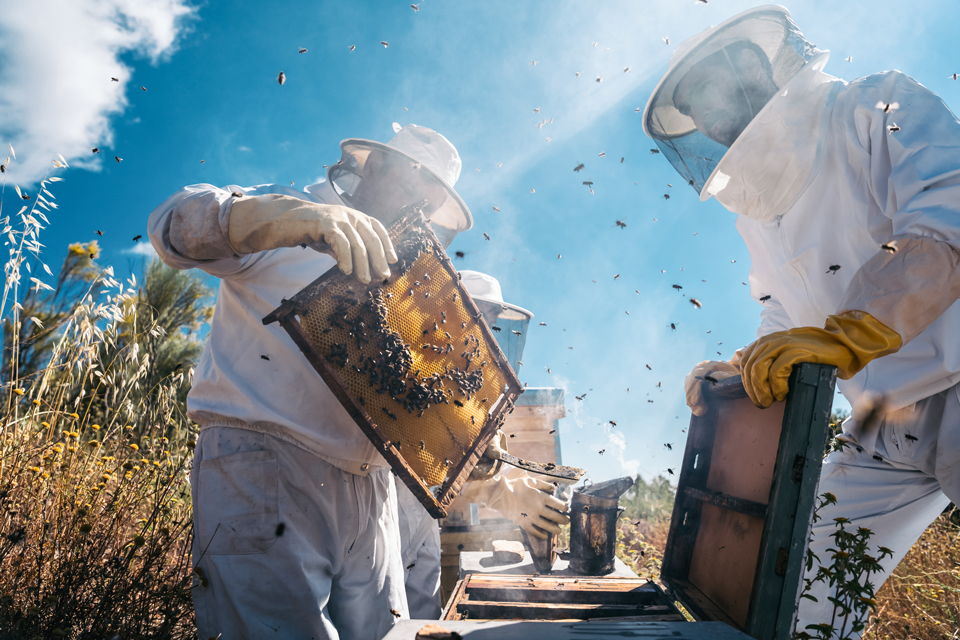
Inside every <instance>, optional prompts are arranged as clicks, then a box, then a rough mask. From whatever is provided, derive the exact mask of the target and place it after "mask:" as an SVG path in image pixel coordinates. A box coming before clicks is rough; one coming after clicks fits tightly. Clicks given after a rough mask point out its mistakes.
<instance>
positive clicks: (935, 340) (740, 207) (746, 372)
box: [643, 6, 960, 631]
mask: <svg viewBox="0 0 960 640" xmlns="http://www.w3.org/2000/svg"><path fill="white" fill-rule="evenodd" d="M828 56H829V53H828V52H826V51H820V50H819V49H817V47H816V46H814V45H813V44H812V43H810V42H808V41H807V40H805V39H804V37H803V34H802V33H801V32H800V30H799V28H798V27H797V25H796V24H794V22H793V21H792V20H791V18H790V14H789V12H788V11H787V10H786V9H784V8H782V7H778V6H766V7H758V8H755V9H751V10H749V11H746V12H744V13H741V14H739V15H737V16H735V17H733V18H731V19H729V20H727V21H726V22H724V23H723V24H721V25H719V26H717V27H712V28H710V29H708V30H706V31H704V32H703V33H701V34H699V35H697V36H694V37H692V38H690V39H688V40H687V41H685V42H683V43H682V44H681V45H680V47H679V48H678V49H677V51H676V52H675V53H674V55H673V57H672V58H671V60H670V65H669V69H668V71H667V73H666V75H665V76H664V77H663V79H662V80H661V81H660V83H659V84H658V85H657V87H656V88H655V90H654V92H653V95H652V96H651V98H650V101H649V102H648V104H647V107H646V111H645V113H644V121H643V125H644V131H645V132H646V133H647V135H649V136H650V137H651V138H653V139H654V140H655V141H656V143H657V145H658V146H659V147H660V149H661V151H662V152H663V154H664V156H665V157H666V158H667V159H668V160H669V161H670V162H671V163H672V164H673V165H674V167H675V168H676V169H677V171H678V172H679V173H680V174H681V175H682V176H683V177H684V179H685V180H686V181H687V182H688V184H690V185H691V186H692V187H693V188H694V189H695V190H696V191H697V192H698V193H699V194H700V199H701V200H704V201H705V200H707V199H709V198H710V197H714V198H716V199H717V200H718V201H720V203H721V204H723V206H724V207H726V208H727V209H729V210H730V211H733V212H734V213H737V214H739V215H738V216H737V222H736V225H737V229H738V230H739V231H740V234H741V236H742V237H743V239H744V241H745V242H746V244H747V248H748V249H749V251H750V258H751V271H750V285H751V293H752V295H753V297H754V299H755V300H757V301H758V302H760V303H761V304H763V306H764V310H763V311H762V312H761V314H760V317H761V322H760V328H759V329H758V332H757V341H756V342H754V343H753V344H751V345H749V346H747V347H745V348H744V349H742V350H741V351H740V352H738V355H737V357H736V358H735V360H734V361H731V362H704V363H700V364H699V365H697V367H696V368H695V370H694V372H693V373H691V375H690V376H688V378H687V399H688V404H690V406H691V408H692V409H693V411H694V413H699V412H702V411H703V404H702V402H703V401H702V392H701V389H700V384H701V382H700V380H699V379H697V376H699V377H700V379H702V378H703V377H704V376H705V375H707V374H709V375H710V376H711V377H712V378H714V379H717V378H720V377H726V376H730V375H734V374H736V373H740V374H742V376H743V382H744V386H745V387H746V389H747V393H748V394H749V395H750V398H751V399H752V400H753V401H754V403H755V404H757V405H758V406H769V405H770V404H771V403H772V402H775V401H780V400H783V399H784V397H785V396H786V393H787V378H788V376H789V374H790V370H791V367H792V366H793V365H794V364H796V363H799V362H818V363H825V364H831V365H835V366H837V368H838V375H839V378H840V382H839V388H840V390H841V391H842V392H843V394H844V395H845V396H846V397H847V399H848V400H849V401H850V402H851V404H853V406H854V409H855V411H854V416H853V418H852V419H850V420H847V421H846V422H845V423H844V424H843V431H844V436H843V437H844V438H845V439H846V440H847V441H848V442H849V443H850V446H849V447H847V448H846V449H845V450H844V451H842V452H836V453H833V454H831V455H830V456H829V457H828V458H827V459H826V461H825V463H824V466H823V472H822V474H821V479H820V491H821V492H830V493H832V494H834V495H835V496H836V498H837V503H836V504H835V505H832V506H828V507H826V508H825V509H824V511H823V512H822V513H821V516H822V517H821V519H820V521H819V523H818V524H817V525H815V526H814V537H813V540H812V542H811V549H812V550H813V551H814V552H815V553H817V555H818V556H819V557H820V558H821V559H823V560H825V561H826V560H828V553H827V552H826V548H827V547H828V546H830V542H831V539H830V538H829V535H830V533H832V531H833V527H834V526H835V525H834V518H835V517H841V516H842V517H846V518H848V519H849V520H850V521H851V525H850V526H851V527H852V528H854V529H855V528H857V527H865V528H868V529H870V530H871V531H872V532H873V538H872V539H871V547H872V548H873V549H876V548H877V547H879V546H884V547H887V548H889V549H891V550H892V551H893V556H892V558H890V559H888V560H885V561H884V562H883V571H882V572H881V573H880V575H876V576H873V578H872V580H873V582H874V584H875V586H876V587H877V588H879V587H880V585H881V584H882V583H883V581H884V580H885V579H886V577H887V576H888V575H889V574H890V572H891V571H892V570H893V569H894V567H895V566H896V564H897V563H898V562H899V561H900V559H901V558H902V557H903V556H904V554H905V553H906V552H907V551H908V550H909V549H910V547H911V546H912V545H913V543H914V542H915V541H916V540H917V538H918V537H919V536H920V534H921V533H923V531H924V529H925V528H926V527H927V525H929V524H930V522H931V521H932V520H934V519H935V518H936V517H937V515H938V514H939V513H940V512H941V511H942V510H943V509H944V508H945V507H946V506H947V505H948V504H949V502H950V501H951V500H953V501H954V502H960V464H958V463H960V396H958V386H957V383H958V382H960V305H958V304H956V301H957V298H958V296H960V268H958V263H960V122H958V121H957V118H956V117H955V116H954V114H953V113H952V112H951V111H950V109H948V108H947V106H946V105H945V104H944V102H943V101H942V100H941V99H940V98H939V97H937V96H936V95H935V94H933V93H932V92H931V91H929V90H928V89H926V88H925V87H923V86H922V85H921V84H920V83H918V82H917V81H916V80H913V79H912V78H910V77H909V76H907V75H905V74H903V73H900V72H899V71H886V72H882V73H877V74H875V75H872V76H868V77H865V78H861V79H859V80H856V81H853V82H845V81H843V80H840V79H838V78H835V77H833V76H830V75H827V74H826V73H824V72H823V68H824V65H825V64H826V62H827V58H828ZM879 398H883V402H884V405H883V406H884V414H883V415H882V418H881V419H880V420H879V421H877V423H876V424H875V425H874V426H873V427H872V428H871V426H870V425H863V424H861V422H860V421H859V420H858V419H862V414H863V412H862V411H860V410H859V407H861V406H867V405H870V404H874V403H876V402H877V400H878V399H879ZM865 426H866V427H867V428H864V427H865ZM812 595H813V596H814V597H815V598H816V599H817V602H812V601H810V600H807V599H804V600H802V603H801V606H800V611H799V622H798V625H797V629H798V631H803V630H804V629H805V627H806V625H808V624H818V623H823V622H829V621H830V619H831V613H832V609H833V605H832V604H831V603H830V602H829V600H828V599H827V597H828V596H829V595H830V594H829V593H828V589H827V587H826V585H824V584H821V583H817V585H816V587H815V589H814V591H813V592H812Z"/></svg>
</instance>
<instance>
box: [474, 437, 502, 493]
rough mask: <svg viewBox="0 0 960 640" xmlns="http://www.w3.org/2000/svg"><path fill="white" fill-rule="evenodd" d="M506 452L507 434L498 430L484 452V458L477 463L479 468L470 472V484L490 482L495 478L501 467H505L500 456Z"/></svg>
mask: <svg viewBox="0 0 960 640" xmlns="http://www.w3.org/2000/svg"><path fill="white" fill-rule="evenodd" d="M506 451H507V434H505V433H504V432H503V431H501V430H500V429H497V434H496V435H495V436H493V439H492V440H491V441H490V444H488V445H487V448H486V450H485V451H484V452H483V456H482V457H481V458H480V460H479V461H478V462H477V466H475V467H474V468H473V471H471V472H470V477H469V479H468V480H469V481H470V482H478V481H482V480H489V479H490V478H492V477H493V476H495V475H497V472H498V471H500V467H502V466H503V463H502V462H501V461H500V454H501V453H506Z"/></svg>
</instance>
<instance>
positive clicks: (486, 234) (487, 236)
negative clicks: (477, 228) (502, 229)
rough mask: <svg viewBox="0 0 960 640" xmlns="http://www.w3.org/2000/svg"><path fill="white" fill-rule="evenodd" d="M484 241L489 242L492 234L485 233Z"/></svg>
mask: <svg viewBox="0 0 960 640" xmlns="http://www.w3.org/2000/svg"><path fill="white" fill-rule="evenodd" d="M483 239H484V240H489V239H490V234H488V233H486V232H484V234H483Z"/></svg>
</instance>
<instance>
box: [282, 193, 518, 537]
mask: <svg viewBox="0 0 960 640" xmlns="http://www.w3.org/2000/svg"><path fill="white" fill-rule="evenodd" d="M389 233H390V238H391V240H392V241H393V243H394V247H395V248H396V250H397V255H398V257H399V258H400V260H399V262H398V263H397V264H395V265H392V266H391V271H392V275H391V276H390V278H389V279H387V280H384V281H382V282H376V283H372V284H371V285H369V286H367V285H363V284H361V283H360V282H358V281H357V280H356V278H354V277H352V276H347V275H344V274H343V273H342V272H341V271H340V270H339V269H331V270H330V271H328V272H326V273H325V274H323V275H322V276H320V277H319V278H317V279H316V280H314V281H313V282H312V283H310V284H309V285H308V286H307V287H305V288H304V289H303V290H302V291H300V292H299V293H297V294H296V295H295V296H294V297H293V298H291V299H289V300H284V301H283V302H282V304H281V306H280V307H278V308H277V309H275V310H274V311H273V312H272V313H271V314H270V315H268V316H267V317H265V318H264V319H263V322H264V324H270V323H272V322H280V325H281V326H282V327H283V328H284V329H285V330H286V331H287V333H289V334H290V337H291V338H293V341H294V342H295V343H296V344H297V346H298V347H299V348H300V350H301V351H302V352H303V353H304V355H305V356H306V357H307V359H308V360H309V361H310V364H311V365H313V367H314V368H315V369H316V370H317V373H319V374H320V377H321V378H322V379H323V381H324V382H326V384H327V386H328V387H329V388H330V390H331V391H333V393H334V395H336V397H337V399H339V400H340V402H341V404H342V405H343V406H344V408H345V409H346V410H347V412H348V413H349V414H350V416H351V417H352V418H353V419H354V421H355V422H356V423H357V425H358V426H359V427H360V429H362V430H363V432H364V433H365V434H366V435H367V437H368V438H370V440H371V441H372V442H373V443H374V445H375V446H376V447H377V448H378V450H379V451H380V452H381V453H382V454H383V457H384V458H385V459H386V460H387V462H389V464H390V466H391V467H392V468H393V470H394V471H395V472H396V474H397V476H398V477H399V478H400V480H402V481H403V482H404V484H406V485H407V486H408V487H409V488H410V490H411V491H412V492H413V494H414V495H415V496H417V498H418V499H419V500H420V502H421V503H422V504H423V505H424V507H425V508H426V509H427V510H428V511H429V512H430V513H431V515H433V516H434V517H435V518H442V517H445V516H446V507H447V505H449V503H450V502H452V501H453V499H454V498H455V497H456V495H457V494H458V493H459V491H460V488H461V487H462V486H463V484H464V483H465V482H466V480H467V478H468V476H469V474H470V472H471V470H472V469H473V467H474V466H475V465H476V463H477V461H478V459H479V457H480V456H481V455H482V454H483V451H484V449H485V448H486V446H487V444H488V443H489V441H490V440H491V438H492V437H493V435H494V434H495V433H496V430H497V428H498V427H499V426H500V425H501V424H502V422H503V420H504V418H505V417H506V414H507V413H508V412H509V411H510V410H511V409H512V407H513V401H514V400H515V399H516V397H517V396H518V395H519V394H520V393H521V392H522V388H521V385H520V381H519V380H518V379H517V376H516V374H515V373H514V372H513V370H512V369H511V368H510V365H509V363H508V362H507V359H506V357H505V356H504V354H503V352H502V351H501V350H500V348H499V347H498V346H497V342H496V340H495V339H494V337H493V334H492V333H491V330H490V328H489V327H488V326H487V325H486V323H485V322H484V320H483V317H482V316H481V314H480V311H479V310H478V309H477V306H476V304H474V302H473V300H472V299H471V298H470V295H469V294H468V293H467V291H466V290H465V289H464V287H463V286H462V284H461V283H460V280H459V278H458V276H457V272H456V270H455V269H454V268H453V265H452V263H451V262H450V259H449V258H448V257H447V255H446V253H445V252H444V250H443V247H442V246H441V245H440V242H439V241H438V240H437V238H436V236H435V235H434V233H433V231H432V230H431V228H430V225H429V223H428V222H427V221H426V220H425V219H424V217H423V216H422V214H421V213H420V210H419V209H418V208H416V207H406V208H405V209H404V210H403V212H401V215H400V217H399V218H398V219H397V220H396V221H395V222H394V223H393V224H392V225H391V226H390V229H389ZM431 488H436V489H435V491H431Z"/></svg>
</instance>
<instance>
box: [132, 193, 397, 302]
mask: <svg viewBox="0 0 960 640" xmlns="http://www.w3.org/2000/svg"><path fill="white" fill-rule="evenodd" d="M149 234H150V241H151V242H152V243H153V246H154V248H156V250H157V253H158V254H159V256H160V258H161V259H162V260H163V261H164V263H166V264H167V265H169V266H171V267H174V268H178V269H189V268H192V267H199V268H201V269H203V270H204V271H207V272H208V273H210V274H211V275H214V276H217V277H226V276H229V275H231V274H234V273H238V272H240V271H242V270H243V269H244V268H246V267H247V266H249V264H250V263H252V262H254V261H255V258H251V256H254V255H255V254H257V253H259V252H261V251H268V250H271V249H279V248H282V247H295V246H298V245H304V244H305V245H308V246H310V247H312V248H314V249H316V250H318V251H322V252H324V253H328V254H330V255H332V256H333V257H334V258H336V260H337V263H338V265H339V266H340V269H341V270H342V271H343V272H344V273H347V274H350V273H354V271H355V272H356V277H357V279H358V280H360V281H361V282H364V283H368V282H370V279H371V275H372V276H373V277H376V278H387V277H389V275H390V268H389V266H388V263H393V262H396V261H397V256H396V253H395V252H394V249H393V245H392V243H391V242H390V239H389V237H388V236H387V231H386V229H385V228H384V227H383V225H382V224H381V223H380V222H379V221H377V220H375V219H373V218H371V217H369V216H366V215H364V214H363V213H360V212H359V211H355V210H353V209H350V208H348V207H344V206H340V205H327V204H319V203H316V202H309V201H306V200H301V199H300V198H297V197H293V196H291V195H284V194H278V193H266V194H262V195H258V194H257V193H256V188H254V189H251V190H245V189H242V188H240V187H236V186H229V187H227V188H224V189H220V188H217V187H214V186H212V185H208V184H199V185H192V186H189V187H184V188H183V189H181V190H180V191H178V192H177V193H175V194H174V195H173V196H171V197H170V198H168V199H167V200H166V202H164V203H163V204H162V205H160V206H159V207H158V208H157V209H155V210H154V212H153V213H152V214H150V221H149Z"/></svg>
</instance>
